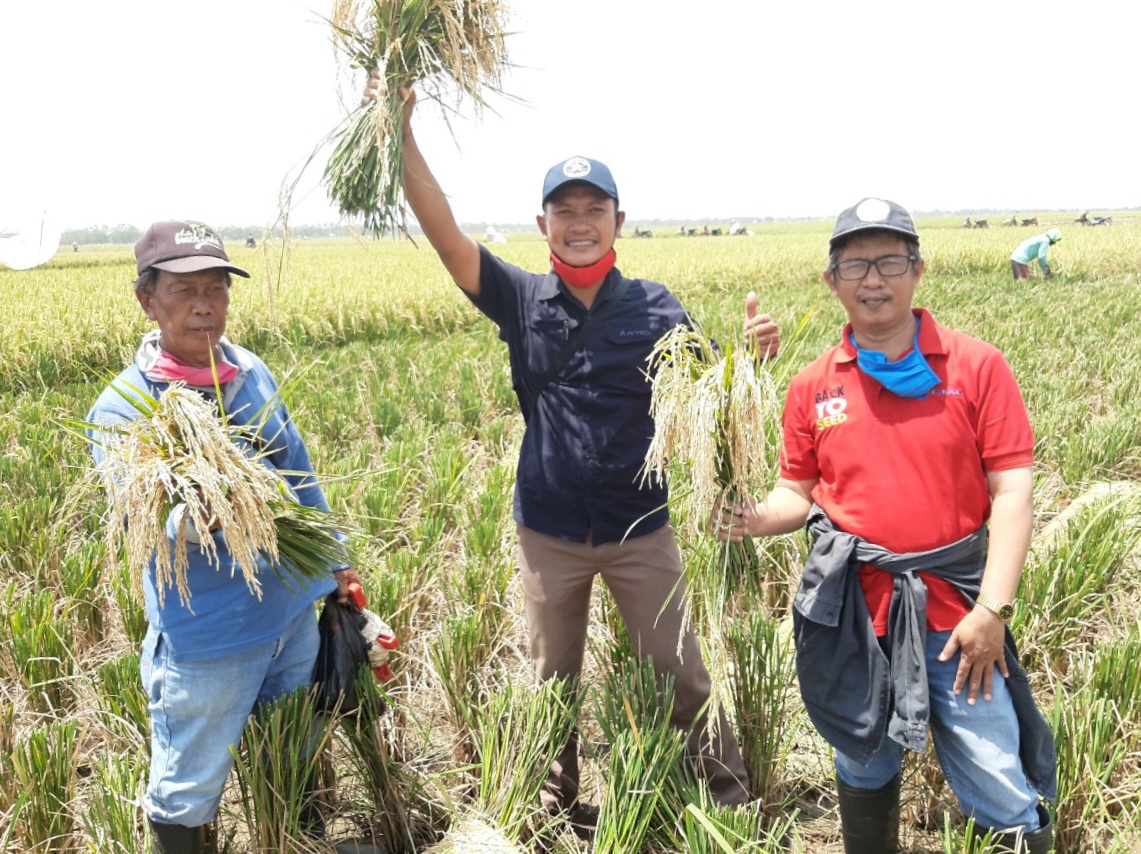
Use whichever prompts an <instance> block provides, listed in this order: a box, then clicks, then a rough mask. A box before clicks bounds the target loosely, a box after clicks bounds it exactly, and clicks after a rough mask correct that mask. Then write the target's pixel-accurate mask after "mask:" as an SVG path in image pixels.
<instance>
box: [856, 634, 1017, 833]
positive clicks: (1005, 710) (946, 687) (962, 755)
mask: <svg viewBox="0 0 1141 854" xmlns="http://www.w3.org/2000/svg"><path fill="white" fill-rule="evenodd" d="M950 637H951V633H950V632H949V631H946V632H928V633H927V656H926V657H927V689H928V695H929V697H930V703H931V724H930V726H931V740H932V741H933V742H934V744H935V752H936V755H937V756H938V757H939V765H940V767H941V768H942V769H943V776H944V777H946V779H947V785H948V786H950V787H951V791H952V792H954V794H955V797H956V798H957V799H958V801H959V808H960V809H961V810H962V811H963V815H965V816H967V817H968V818H970V817H972V816H973V817H974V819H975V823H976V824H978V825H980V826H983V827H988V828H993V829H996V830H1015V829H1018V828H1023V829H1025V830H1026V831H1027V832H1031V831H1034V830H1037V829H1038V826H1039V817H1038V809H1037V807H1038V795H1037V793H1036V792H1035V791H1034V790H1033V789H1032V788H1031V787H1030V784H1029V783H1028V782H1027V781H1026V774H1025V773H1023V770H1022V761H1021V760H1020V759H1019V757H1018V721H1017V720H1016V718H1015V716H1014V706H1013V705H1012V704H1011V701H1010V694H1008V693H1007V690H1006V680H1005V679H1003V677H1002V674H1001V673H999V672H998V671H997V670H996V671H995V674H994V690H993V692H992V694H993V696H992V698H991V699H990V700H984V699H983V697H982V692H981V691H980V692H979V696H978V699H977V701H976V702H975V704H974V705H973V706H971V705H969V704H968V703H967V688H965V687H964V688H963V690H962V692H961V693H960V694H955V693H954V691H953V690H952V688H953V686H954V684H955V673H956V671H957V670H958V667H959V655H955V656H953V657H952V658H951V660H950V661H939V653H940V652H941V651H942V649H943V647H944V646H946V644H947V640H948V638H950ZM902 764H903V746H902V745H900V744H898V743H897V742H895V741H892V740H891V739H890V738H886V737H885V738H884V743H883V745H882V746H881V747H880V749H879V751H877V752H876V754H875V755H874V756H872V758H871V760H870V761H869V762H868V764H867V765H866V766H865V765H861V764H860V763H859V762H857V761H855V760H854V759H850V758H849V757H847V756H844V755H843V754H841V753H840V752H839V751H837V752H836V775H837V776H838V777H839V778H840V780H841V781H842V782H844V783H845V784H847V785H849V786H852V787H854V788H857V789H869V790H874V789H879V788H881V787H882V786H884V785H886V784H887V783H888V781H890V780H891V778H892V777H894V776H895V775H896V774H898V773H899V771H900V768H901V767H902Z"/></svg>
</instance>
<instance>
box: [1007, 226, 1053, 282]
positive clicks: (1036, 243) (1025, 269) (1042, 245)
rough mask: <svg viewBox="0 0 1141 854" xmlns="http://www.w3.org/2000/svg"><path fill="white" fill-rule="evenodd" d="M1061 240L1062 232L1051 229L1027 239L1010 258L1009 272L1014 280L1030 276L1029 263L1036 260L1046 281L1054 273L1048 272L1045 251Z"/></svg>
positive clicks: (1048, 267) (1048, 264)
mask: <svg viewBox="0 0 1141 854" xmlns="http://www.w3.org/2000/svg"><path fill="white" fill-rule="evenodd" d="M1061 239H1062V232H1060V231H1058V229H1056V228H1051V229H1050V230H1049V231H1047V232H1045V233H1043V234H1035V235H1034V236H1033V237H1027V238H1026V239H1025V240H1023V241H1022V242H1021V243H1019V244H1018V247H1017V248H1016V249H1015V250H1014V252H1013V253H1012V254H1011V256H1010V272H1011V273H1013V274H1014V278H1016V279H1025V278H1027V277H1028V276H1029V275H1030V262H1031V261H1032V260H1035V259H1037V261H1038V266H1039V267H1041V268H1042V273H1043V274H1044V275H1045V276H1046V278H1047V279H1049V278H1051V277H1052V276H1053V275H1054V273H1053V272H1052V271H1051V270H1050V262H1049V261H1047V260H1046V252H1047V250H1048V249H1049V248H1050V247H1051V246H1053V245H1054V244H1055V243H1057V242H1058V241H1059V240H1061Z"/></svg>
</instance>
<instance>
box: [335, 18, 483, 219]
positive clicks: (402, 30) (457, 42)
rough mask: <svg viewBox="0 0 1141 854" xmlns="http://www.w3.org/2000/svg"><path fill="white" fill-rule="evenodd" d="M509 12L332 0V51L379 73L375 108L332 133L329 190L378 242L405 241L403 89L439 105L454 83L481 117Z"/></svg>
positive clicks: (363, 110) (344, 211) (366, 109)
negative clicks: (392, 237)
mask: <svg viewBox="0 0 1141 854" xmlns="http://www.w3.org/2000/svg"><path fill="white" fill-rule="evenodd" d="M504 12H505V6H504V4H503V2H502V0H335V2H334V4H333V14H332V20H331V23H332V27H333V44H334V46H335V48H336V49H337V50H338V51H339V52H340V54H341V55H342V56H343V57H344V58H345V60H346V61H347V64H348V65H349V66H350V67H352V68H359V69H365V70H371V69H378V70H379V76H378V82H379V88H378V90H377V93H376V95H377V96H376V100H375V101H374V102H372V103H370V104H369V105H368V106H366V107H363V108H361V109H360V110H358V111H357V112H356V113H355V114H353V115H352V116H351V117H350V119H349V120H348V125H347V127H345V129H344V130H339V129H338V131H335V132H334V134H332V136H333V137H335V139H336V145H335V147H334V150H333V153H332V154H331V155H330V157H329V162H328V165H327V166H326V168H325V183H326V185H327V187H328V189H329V195H330V197H331V198H332V200H333V201H334V202H336V204H337V206H338V208H339V209H340V212H341V215H342V216H348V217H363V219H364V227H365V230H366V231H367V232H369V233H370V234H372V235H374V236H377V237H379V236H381V235H383V234H388V233H395V232H397V231H399V232H401V233H406V228H405V212H404V204H403V200H402V197H401V193H400V181H401V176H402V175H403V172H404V161H403V154H402V140H403V124H402V122H403V106H404V105H403V98H402V97H401V95H400V91H399V87H400V86H402V85H405V84H411V83H412V82H413V81H416V82H417V85H418V87H419V88H420V90H421V91H423V92H424V94H425V95H427V96H429V97H434V98H435V99H436V100H438V101H440V103H441V104H443V100H442V97H443V92H444V86H445V85H453V86H455V88H456V90H457V94H462V95H466V96H467V97H468V98H469V99H470V101H471V102H472V103H473V104H474V106H475V107H476V108H477V110H478V109H479V108H480V107H482V106H483V103H484V101H483V95H482V90H483V88H484V87H485V86H490V87H491V88H493V89H497V88H498V86H499V81H500V76H501V74H502V69H503V67H504V64H505V62H506V48H505V47H504V41H503V21H502V19H503V15H504Z"/></svg>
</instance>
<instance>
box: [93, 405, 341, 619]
mask: <svg viewBox="0 0 1141 854" xmlns="http://www.w3.org/2000/svg"><path fill="white" fill-rule="evenodd" d="M119 391H120V392H121V393H122V395H123V397H124V398H125V399H126V400H128V401H130V402H131V404H132V405H133V406H134V407H135V409H137V410H138V412H139V417H138V418H135V419H134V420H132V421H129V422H126V423H122V424H98V425H87V426H88V427H89V428H90V429H91V430H92V431H93V433H94V435H95V436H96V441H97V442H98V443H99V446H100V450H101V452H102V459H101V461H100V462H99V463H98V465H96V467H95V473H96V475H97V476H98V477H99V479H100V480H101V482H102V484H103V487H104V491H105V493H106V496H107V510H106V513H105V514H104V518H103V522H104V529H105V534H106V537H107V543H108V546H109V548H110V553H111V554H118V553H119V549H120V548H124V549H125V552H126V556H127V562H128V565H129V566H130V569H131V575H132V579H133V580H134V582H135V585H136V588H138V586H139V585H140V584H141V578H142V574H143V573H144V572H146V571H147V567H148V566H149V565H150V563H151V560H152V559H153V560H154V565H155V588H156V590H157V593H158V597H159V602H160V604H161V603H162V602H163V601H164V600H165V594H166V590H167V588H169V587H172V586H173V587H175V588H177V590H178V595H179V600H180V601H181V602H182V603H183V604H185V605H187V606H188V607H189V605H190V588H189V585H188V583H187V576H186V571H187V568H188V566H189V561H188V555H187V539H186V531H187V525H186V524H185V523H189V524H191V525H193V526H194V528H195V529H196V530H198V531H200V532H203V536H202V542H201V550H202V552H203V554H204V555H205V556H206V558H207V560H208V561H209V563H210V564H212V565H213V566H214V567H215V568H217V569H219V570H225V571H232V570H233V569H235V568H236V569H237V570H239V571H240V572H241V574H242V577H243V578H244V579H245V582H246V585H247V587H248V588H249V590H250V592H251V593H253V594H255V595H257V596H258V597H259V598H260V596H261V581H260V580H259V578H258V576H259V574H260V572H261V565H260V563H259V558H261V559H264V560H265V562H266V563H268V564H269V565H270V566H271V567H272V568H273V570H274V572H275V573H276V574H277V575H278V576H279V577H280V578H282V580H283V581H285V582H286V583H287V584H288V583H290V582H291V581H301V582H302V583H304V582H305V581H306V580H308V579H313V578H318V577H321V576H323V575H325V574H327V573H328V572H329V567H330V566H331V565H338V564H342V563H343V562H344V557H345V551H344V547H343V545H342V544H341V542H340V541H339V540H338V538H337V531H338V530H339V529H338V527H337V526H335V525H334V524H333V523H332V520H331V519H330V518H329V514H327V513H325V512H324V511H322V510H318V509H315V508H312V507H308V506H306V505H303V504H300V503H298V502H297V501H296V500H295V499H294V497H293V495H292V493H291V492H290V489H289V486H288V484H287V483H286V482H285V481H284V480H283V479H282V477H281V476H280V475H279V474H278V473H276V472H275V471H273V470H272V469H270V468H268V467H266V466H265V465H263V464H262V463H261V462H260V461H259V459H258V456H257V455H256V454H254V453H253V452H252V451H250V450H249V449H250V448H251V443H250V441H249V437H250V430H251V428H250V427H242V426H239V425H235V424H231V423H228V422H225V421H224V420H223V419H222V418H219V416H218V413H217V411H216V410H215V409H214V407H213V406H212V405H211V404H209V403H207V402H206V401H205V400H204V399H203V398H202V397H201V396H200V395H198V394H197V393H195V392H193V391H190V390H189V389H187V388H186V387H185V386H184V385H183V384H181V383H173V384H172V385H171V386H170V387H169V388H168V389H167V390H166V392H165V393H164V394H163V395H162V397H161V399H159V398H155V397H152V396H150V395H148V394H147V393H146V392H144V391H142V390H141V389H138V388H134V387H131V388H129V389H119ZM179 505H182V506H183V507H184V510H183V511H182V512H183V513H184V517H183V518H184V520H185V523H184V524H181V525H179V530H178V535H177V538H176V539H175V541H174V547H173V549H172V548H171V544H170V540H169V539H168V537H167V533H166V524H167V521H168V519H169V517H170V514H171V513H172V512H173V511H174V509H175V508H176V507H178V506H179ZM210 530H220V531H221V533H222V536H223V537H224V539H225V543H226V548H227V550H228V551H229V553H230V556H231V557H232V558H233V566H232V567H231V566H221V565H220V560H219V555H218V547H217V544H216V543H215V541H214V539H213V537H211V536H207V535H205V532H206V531H210Z"/></svg>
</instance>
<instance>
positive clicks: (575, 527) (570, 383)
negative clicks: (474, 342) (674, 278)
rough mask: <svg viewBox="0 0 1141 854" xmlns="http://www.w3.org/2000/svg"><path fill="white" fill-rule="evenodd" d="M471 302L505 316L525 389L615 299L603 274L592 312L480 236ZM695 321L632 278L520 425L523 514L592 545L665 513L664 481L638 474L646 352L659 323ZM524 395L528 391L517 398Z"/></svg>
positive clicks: (644, 432) (645, 529)
mask: <svg viewBox="0 0 1141 854" xmlns="http://www.w3.org/2000/svg"><path fill="white" fill-rule="evenodd" d="M479 252H480V268H479V291H480V293H479V297H478V298H472V302H473V303H474V304H475V306H476V307H477V308H478V309H479V310H480V311H482V312H483V313H484V314H486V315H487V316H488V317H489V318H491V320H493V321H494V322H495V323H496V324H497V325H498V326H499V337H500V339H501V340H503V341H504V342H506V344H507V348H508V352H509V355H510V359H511V379H512V383H513V385H514V386H515V389H516V392H517V393H518V392H519V390H520V389H521V388H524V387H527V388H534V387H535V385H536V384H537V381H538V380H539V378H540V377H541V376H542V375H543V374H544V373H545V372H546V370H547V367H548V366H549V365H550V364H551V363H552V362H553V361H554V360H555V359H556V358H557V357H558V355H559V353H560V352H561V351H562V350H563V348H564V347H565V345H566V341H567V338H568V337H570V336H572V335H573V334H574V331H575V330H576V329H577V328H578V327H579V325H580V324H583V323H585V322H586V320H587V317H588V316H589V314H590V313H591V311H594V312H596V311H598V310H599V309H600V308H601V307H602V306H603V305H605V304H606V303H607V301H608V300H609V299H610V296H611V294H613V292H614V289H615V288H616V287H617V286H618V283H619V281H620V280H621V279H622V274H621V273H620V272H619V271H618V270H617V269H614V270H612V271H611V272H610V274H609V275H608V276H607V277H606V280H605V281H604V282H603V284H602V287H601V289H599V292H598V296H597V297H596V298H595V300H594V304H593V305H592V306H591V311H588V310H587V308H586V307H585V306H584V305H583V304H582V303H581V302H579V301H578V300H577V299H576V298H575V297H573V296H571V295H570V293H569V292H568V286H567V285H566V284H564V283H563V282H562V281H561V280H560V279H559V278H558V276H556V275H555V274H554V273H553V272H552V273H546V274H538V273H528V272H527V271H526V270H522V269H520V268H518V267H516V266H514V265H512V264H508V263H507V262H506V261H503V260H502V259H500V258H497V257H495V256H494V255H492V254H491V253H490V252H489V251H488V250H487V249H486V248H485V247H483V246H480V248H479ZM678 324H685V325H687V326H688V325H690V321H689V317H688V315H687V314H686V312H685V309H684V308H682V305H681V303H680V302H679V301H678V299H677V297H675V296H674V295H673V294H671V293H670V292H669V291H668V290H667V289H666V287H665V285H661V284H658V283H657V282H647V281H643V280H640V279H639V280H634V281H632V282H630V285H629V287H628V288H627V290H626V292H625V294H623V296H622V301H621V302H620V303H619V304H617V305H615V306H614V307H612V308H611V309H609V310H608V313H607V315H606V317H605V318H603V319H602V320H601V322H600V323H599V324H596V325H597V328H594V327H592V328H591V330H590V332H589V334H588V335H587V338H586V340H585V341H584V342H583V343H582V345H581V346H580V347H579V348H578V349H577V351H576V352H574V353H572V354H571V356H570V358H569V359H568V360H567V361H566V363H565V364H564V365H563V366H562V368H560V369H559V371H558V372H557V373H556V374H555V375H554V378H553V379H552V380H551V381H550V383H549V384H548V385H547V387H546V389H545V390H544V391H543V392H542V394H541V395H540V397H539V399H538V402H537V404H536V405H535V410H534V413H533V414H532V416H531V417H530V419H529V421H528V423H527V429H526V431H525V433H524V434H523V445H522V447H521V448H520V451H519V467H518V470H517V471H516V477H515V504H514V517H515V521H516V522H518V523H519V524H521V525H524V526H526V527H528V528H531V529H533V530H536V531H538V532H540V533H542V534H547V535H548V536H552V537H559V538H560V539H564V540H571V541H573V542H580V543H581V542H585V541H586V537H587V533H588V532H589V533H591V537H592V542H593V543H594V544H595V545H600V544H602V543H610V542H616V541H618V540H621V539H622V538H623V537H626V536H641V535H643V534H648V533H650V532H651V531H655V530H657V529H658V528H660V527H662V526H663V525H665V524H666V523H667V522H669V510H668V508H667V506H666V499H667V493H666V487H665V485H664V484H657V483H655V484H653V485H651V484H650V483H649V482H647V483H646V484H645V485H642V486H639V484H640V482H641V469H642V465H643V462H644V460H645V457H646V451H647V449H648V448H649V445H650V440H651V439H652V438H653V435H654V422H653V419H652V418H651V417H650V394H651V391H652V388H651V385H650V382H649V380H648V379H647V376H646V373H647V371H648V369H649V365H648V362H647V357H648V356H649V355H650V353H651V351H652V350H653V349H654V344H655V343H657V341H658V339H659V338H661V336H662V335H663V334H665V333H666V332H667V331H669V330H670V329H672V328H673V327H674V326H677V325H678ZM521 399H525V397H521Z"/></svg>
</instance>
